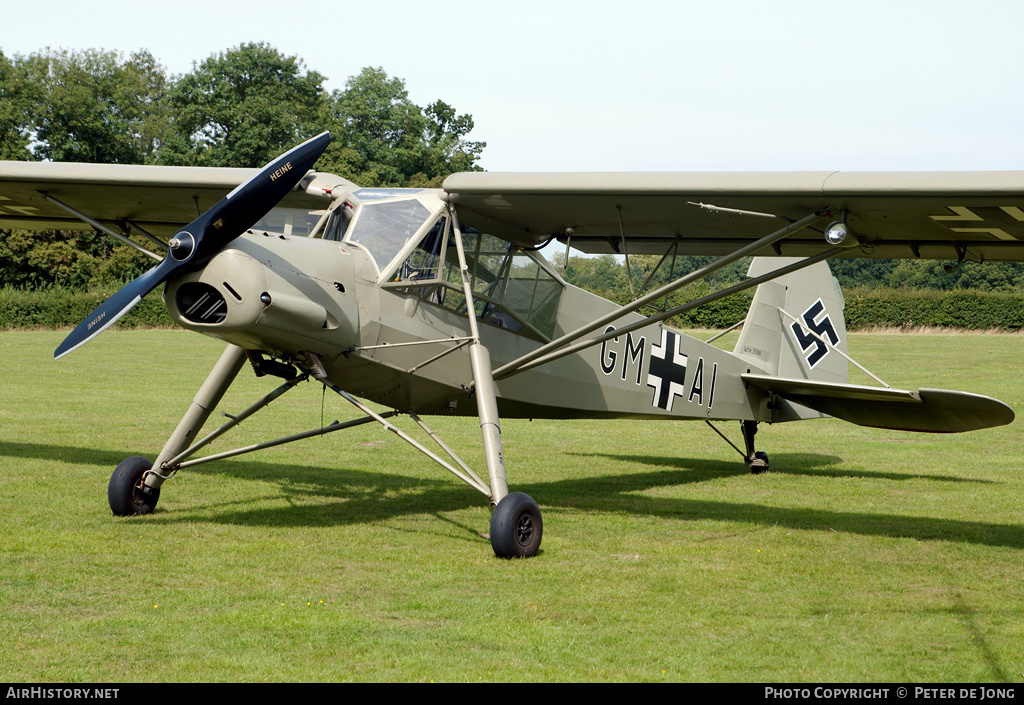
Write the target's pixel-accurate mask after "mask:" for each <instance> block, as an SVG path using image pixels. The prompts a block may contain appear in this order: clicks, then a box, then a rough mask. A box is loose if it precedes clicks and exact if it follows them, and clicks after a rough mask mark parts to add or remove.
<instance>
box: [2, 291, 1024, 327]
mask: <svg viewBox="0 0 1024 705" xmlns="http://www.w3.org/2000/svg"><path fill="white" fill-rule="evenodd" d="M113 293H114V292H113V291H112V290H111V291H89V292H82V291H71V290H66V289H50V290H46V291H20V290H16V289H12V288H4V289H0V330H11V329H15V328H66V327H73V326H76V325H78V323H79V322H81V321H82V320H84V319H85V317H86V316H88V315H89V313H91V312H92V310H93V309H94V308H96V307H97V306H99V305H100V303H101V302H103V301H104V300H105V299H107V298H108V297H109V296H110V295H111V294H113ZM750 299H751V294H750V292H743V293H741V294H737V295H736V296H732V297H729V298H726V299H721V300H719V301H715V302H712V303H710V304H706V305H704V306H701V307H699V308H697V309H694V310H692V311H688V312H687V313H685V314H683V315H681V316H677V317H675V318H674V319H672V321H671V323H672V324H673V325H676V326H679V327H683V328H725V327H727V326H730V325H732V324H734V323H737V322H738V321H740V320H742V319H743V317H744V316H746V314H747V308H748V307H749V306H750ZM117 325H118V326H120V327H122V328H135V327H138V326H153V327H169V326H171V325H172V323H171V321H170V318H169V317H168V316H167V310H166V309H165V308H164V304H163V301H161V299H160V296H159V295H158V294H156V293H154V294H150V295H149V296H147V297H146V298H144V299H143V300H142V301H141V302H140V303H139V304H138V305H137V306H136V307H135V308H133V309H132V310H131V311H130V312H128V314H126V315H125V316H124V317H123V318H122V319H121V320H120V321H118V323H117ZM846 326H847V328H849V329H850V330H857V329H862V328H871V327H875V326H879V327H910V326H936V327H941V328H964V329H969V330H990V329H1004V330H1021V329H1024V294H995V293H989V292H983V291H970V290H954V291H919V290H904V289H888V290H883V289H872V290H854V291H851V292H847V294H846Z"/></svg>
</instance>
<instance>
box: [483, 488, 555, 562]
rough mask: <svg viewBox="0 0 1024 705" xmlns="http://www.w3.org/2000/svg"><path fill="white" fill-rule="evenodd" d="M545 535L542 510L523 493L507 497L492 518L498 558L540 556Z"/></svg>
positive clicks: (492, 533)
mask: <svg viewBox="0 0 1024 705" xmlns="http://www.w3.org/2000/svg"><path fill="white" fill-rule="evenodd" d="M543 533H544V522H543V521H542V520H541V516H540V507H538V506H537V503H536V502H534V501H533V498H532V497H530V496H529V495H527V494H523V493H522V492H513V493H512V494H509V495H506V496H505V497H504V498H503V499H502V500H501V501H500V502H498V506H497V507H495V508H494V514H492V515H491V548H493V549H494V555H496V556H497V557H498V558H529V557H531V556H535V555H537V551H539V550H540V540H541V536H542V535H543Z"/></svg>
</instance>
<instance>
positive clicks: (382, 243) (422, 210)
mask: <svg viewBox="0 0 1024 705" xmlns="http://www.w3.org/2000/svg"><path fill="white" fill-rule="evenodd" d="M428 217H430V211H429V210H427V208H426V207H425V206H423V204H421V203H420V202H419V200H417V199H415V198H411V199H406V200H403V201H388V202H385V203H365V204H363V207H362V210H361V211H360V213H359V216H358V217H357V219H356V222H355V224H354V225H353V226H352V228H351V231H350V233H349V236H348V240H349V241H351V242H354V243H357V244H359V245H362V246H363V247H365V248H366V250H367V251H368V252H369V253H370V254H371V255H373V258H374V260H375V261H376V262H377V267H378V268H379V269H384V268H385V267H387V265H388V264H389V263H390V262H391V260H393V259H394V258H395V255H397V254H398V252H399V250H401V249H402V246H403V245H405V243H406V242H407V241H408V240H409V238H410V237H412V236H413V235H414V234H415V233H416V231H417V230H419V228H420V226H421V225H423V223H424V221H426V220H427V218H428Z"/></svg>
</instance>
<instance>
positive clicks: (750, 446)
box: [740, 421, 772, 475]
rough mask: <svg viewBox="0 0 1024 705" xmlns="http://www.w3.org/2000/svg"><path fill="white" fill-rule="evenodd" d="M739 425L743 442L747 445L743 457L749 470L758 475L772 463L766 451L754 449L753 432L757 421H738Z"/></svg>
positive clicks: (755, 429) (755, 431)
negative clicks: (745, 453)
mask: <svg viewBox="0 0 1024 705" xmlns="http://www.w3.org/2000/svg"><path fill="white" fill-rule="evenodd" d="M740 427H741V428H742V429H743V442H744V443H746V446H747V455H746V458H745V462H746V463H747V467H748V468H750V472H752V473H754V474H755V475H760V474H761V473H763V472H764V471H765V470H767V469H768V468H770V467H771V466H772V464H771V463H769V462H768V454H767V453H765V452H764V451H763V450H754V434H756V433H757V421H740Z"/></svg>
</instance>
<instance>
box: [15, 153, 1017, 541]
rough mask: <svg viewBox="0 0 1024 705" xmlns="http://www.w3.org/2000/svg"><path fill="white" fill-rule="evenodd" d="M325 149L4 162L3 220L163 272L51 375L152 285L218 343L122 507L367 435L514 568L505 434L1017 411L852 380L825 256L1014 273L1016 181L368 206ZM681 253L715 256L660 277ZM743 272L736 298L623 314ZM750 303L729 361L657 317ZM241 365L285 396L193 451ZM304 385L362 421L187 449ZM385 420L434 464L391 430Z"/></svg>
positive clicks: (113, 495) (516, 186)
mask: <svg viewBox="0 0 1024 705" xmlns="http://www.w3.org/2000/svg"><path fill="white" fill-rule="evenodd" d="M329 142H330V135H329V134H328V133H324V134H321V135H319V136H317V137H314V138H312V139H310V140H308V141H307V142H305V143H303V144H301V145H299V146H297V147H295V148H294V149H292V150H290V151H288V152H286V153H285V154H283V155H282V156H280V157H278V158H277V159H274V160H273V161H271V162H270V163H269V164H268V165H267V166H265V167H264V168H263V169H258V170H253V169H223V168H198V167H161V166H133V165H92V164H69V163H24V162H0V227H6V228H20V229H36V230H41V229H53V228H64V229H80V228H81V223H83V222H84V223H86V224H87V225H88V226H90V227H93V228H95V229H97V230H99V231H102V232H104V233H107V234H109V235H111V236H112V237H115V238H117V239H119V240H122V241H124V242H127V243H128V244H130V245H132V246H133V247H136V248H137V249H140V250H143V251H144V252H146V253H147V254H148V255H149V256H150V257H151V258H153V259H154V260H155V261H157V262H159V264H157V265H156V266H155V267H154V268H153V269H151V270H150V271H149V272H147V273H145V274H143V275H142V276H140V277H138V278H137V279H135V280H134V281H132V282H130V283H128V284H127V285H125V286H124V288H122V289H121V290H120V291H118V292H117V293H116V294H114V295H113V296H112V297H111V298H110V299H108V300H107V301H106V302H104V303H103V304H101V305H100V306H99V307H98V308H97V309H96V310H95V311H94V312H93V313H92V314H90V315H89V316H88V317H87V318H86V319H85V320H84V321H83V322H82V323H81V324H80V325H79V326H78V327H77V328H75V329H74V330H73V331H72V332H71V333H70V334H69V335H68V337H67V338H66V339H65V340H64V342H63V343H61V345H60V346H59V347H58V348H57V350H56V351H55V353H54V356H55V358H59V357H61V356H63V355H66V354H68V353H70V352H71V351H73V350H74V349H76V348H77V347H79V346H81V345H83V344H85V343H87V342H88V341H89V340H91V339H92V338H93V337H95V336H96V335H98V334H99V333H100V332H101V331H103V330H105V329H106V328H107V327H109V326H110V325H112V324H114V323H115V322H116V321H117V320H118V318H120V316H122V315H123V314H124V313H125V312H127V311H128V310H129V309H130V308H131V307H132V306H134V305H135V304H136V303H137V302H138V301H139V300H141V298H142V297H144V296H146V295H147V294H149V293H150V292H152V291H153V290H154V289H156V288H157V287H159V286H160V285H161V284H163V285H165V288H164V292H163V299H164V302H165V304H166V307H167V310H168V313H169V314H170V317H171V319H172V320H173V321H174V322H175V323H176V324H177V325H179V326H181V327H183V328H185V329H187V330H190V331H195V332H197V333H202V334H204V335H207V336H211V337H213V338H216V339H218V340H220V341H223V342H224V343H225V344H226V349H225V351H224V352H223V354H222V355H221V357H220V358H219V359H218V360H217V362H216V363H215V364H214V366H213V368H212V370H211V371H210V373H209V375H208V377H207V378H206V381H205V382H204V383H203V384H202V386H201V387H200V389H199V390H198V392H197V393H196V395H195V398H194V400H193V401H192V403H191V405H190V406H189V408H188V409H187V410H186V411H185V413H184V415H183V417H182V419H181V421H180V423H179V424H178V426H177V428H176V429H175V430H174V431H173V433H172V434H171V435H170V437H169V439H168V440H167V442H166V444H165V445H164V447H163V449H162V450H161V452H160V453H159V455H158V456H157V457H156V458H155V459H154V460H152V461H151V460H149V459H147V458H144V457H141V456H132V457H129V458H126V459H125V460H124V461H122V462H121V463H120V464H119V465H118V466H117V467H116V468H115V469H114V471H113V473H112V475H111V478H110V481H109V484H108V501H109V504H110V508H111V511H112V512H113V513H114V514H115V515H119V516H124V515H137V514H146V513H149V512H152V511H153V509H154V508H155V507H156V506H157V502H158V500H159V497H160V492H161V489H162V486H163V484H164V482H165V481H166V480H168V479H170V478H171V477H173V476H174V475H175V474H176V473H177V472H178V471H179V470H182V469H185V468H189V467H192V466H195V465H197V464H200V463H204V462H212V461H216V460H219V459H223V458H228V457H234V456H236V455H241V454H243V453H248V452H253V451H256V450H260V449H263V448H267V447H271V446H276V445H280V444H284V443H290V442H295V441H299V440H302V439H305V438H310V437H313V436H320V435H324V434H327V433H333V432H336V431H341V430H344V429H347V428H351V427H354V426H357V425H361V424H366V423H379V424H381V425H382V426H383V427H384V428H385V429H387V430H388V431H390V432H392V433H395V434H396V435H397V436H399V437H400V438H402V440H404V441H405V442H407V443H409V444H410V445H412V446H413V447H414V448H416V449H417V450H419V451H420V452H421V453H423V454H424V455H426V456H427V457H428V458H430V459H431V460H433V461H434V462H435V463H437V464H439V465H440V466H442V467H443V468H445V469H446V470H447V471H449V472H451V473H452V474H453V475H455V476H456V477H457V478H459V479H460V480H462V481H463V482H465V483H466V484H468V485H469V486H470V487H472V488H474V489H476V490H477V491H478V492H480V493H481V494H482V495H484V497H485V498H486V499H487V501H488V502H489V503H490V505H491V507H492V508H493V513H492V517H491V522H490V541H491V545H492V548H493V551H494V553H495V555H496V556H499V557H502V558H513V557H530V556H533V555H536V554H537V552H538V551H539V549H540V544H541V538H542V536H543V520H542V516H541V512H540V509H539V506H538V504H537V502H536V501H535V500H534V499H533V498H531V497H529V496H528V495H526V494H524V493H521V492H510V491H509V486H508V481H507V477H506V468H505V456H504V452H503V449H502V439H501V419H502V418H554V419H607V418H636V419H650V420H680V419H695V420H702V421H705V422H706V423H707V424H708V425H710V426H711V427H712V428H713V429H714V430H715V431H716V432H717V433H718V434H719V435H721V436H722V437H723V438H724V439H725V440H726V441H727V442H728V443H729V444H730V445H732V446H733V448H735V449H736V450H737V452H738V453H739V455H740V456H741V457H742V459H743V462H744V463H745V464H746V465H747V466H748V467H749V468H750V470H751V472H753V473H760V472H764V471H765V470H767V469H768V468H769V467H770V462H769V459H768V456H767V454H766V453H765V452H764V451H762V450H758V449H757V447H756V444H755V442H754V437H755V434H756V433H757V430H758V426H759V424H762V423H768V424H771V423H780V422H787V421H797V420H804V419H812V418H822V417H829V416H832V417H837V418H840V419H844V420H846V421H849V422H852V423H855V424H859V425H863V426H869V427H877V428H888V429H901V430H906V431H919V432H935V433H954V432H963V431H971V430H976V429H983V428H989V427H993V426H998V425H1003V424H1008V423H1010V422H1012V421H1013V419H1014V413H1013V411H1012V410H1011V409H1010V407H1009V406H1007V405H1006V404H1004V403H1002V402H1000V401H998V400H996V399H992V398H990V397H986V396H980V395H976V394H970V393H967V392H959V391H949V390H940V389H920V390H916V391H915V390H901V389H894V388H892V387H889V386H888V385H887V384H886V383H884V382H882V381H881V380H879V379H878V378H877V377H875V376H874V375H872V374H871V373H870V372H869V371H867V370H864V371H865V372H867V374H869V375H871V376H872V377H873V378H874V379H875V380H876V381H877V382H878V383H879V384H878V386H874V385H857V384H850V383H848V374H849V367H850V365H851V364H852V365H856V366H857V367H860V369H864V368H863V367H861V366H860V365H859V364H858V363H856V362H855V361H854V360H853V359H852V358H851V357H850V356H849V351H848V347H847V335H846V329H845V324H844V317H843V298H842V292H841V291H840V290H839V287H838V283H837V282H836V281H835V279H834V278H833V277H832V276H831V273H830V271H829V268H828V264H827V262H826V260H828V259H829V258H832V257H885V258H935V259H953V258H955V259H956V260H957V261H958V263H962V262H964V261H966V260H967V259H971V260H977V261H1024V172H965V173H952V172H931V173H895V172H890V173H853V172H774V173H773V172H763V173H630V174H623V173H619V174H605V173H546V174H524V173H510V174H502V173H488V172H472V173H459V174H454V175H452V176H450V177H448V178H447V179H446V180H445V182H444V184H443V188H442V189H417V188H403V189H399V188H362V187H360V186H358V185H356V184H354V183H351V182H349V181H347V180H345V179H343V178H341V177H338V176H335V175H332V174H328V173H322V172H317V171H315V170H313V167H314V165H315V162H316V160H317V159H318V157H319V156H320V155H321V154H322V152H323V150H324V149H325V148H326V147H327V145H328V143H329ZM131 235H135V236H136V238H137V239H140V240H144V241H147V242H148V243H150V247H145V246H144V245H142V244H141V243H140V242H137V241H136V240H134V239H132V238H131V237H130V236H131ZM551 243H558V245H556V246H558V247H560V246H561V245H565V247H566V254H567V255H568V252H569V248H570V247H571V248H573V249H577V250H580V251H582V252H584V253H595V254H602V253H615V254H620V255H624V256H625V257H626V258H627V260H628V257H629V256H631V255H637V254H656V255H660V262H659V265H658V267H659V268H660V267H663V266H668V267H669V268H670V270H672V276H671V277H670V278H671V279H672V281H671V283H669V284H667V285H664V286H662V287H660V288H658V289H656V290H654V291H650V292H647V293H644V292H643V288H644V287H641V291H640V292H639V293H635V294H634V298H633V301H632V302H631V303H629V304H627V305H622V306H620V305H617V304H614V303H612V302H610V301H607V300H605V299H602V298H600V297H598V296H596V295H594V294H591V293H588V292H586V291H583V290H581V289H579V288H576V287H573V286H571V285H569V284H567V283H566V282H565V281H564V280H563V279H562V277H561V276H560V275H559V273H558V271H557V270H556V269H555V268H553V267H552V265H551V264H549V263H548V261H547V260H546V259H545V258H544V257H543V256H542V254H541V253H540V249H541V248H542V247H544V246H546V245H549V244H551ZM154 247H155V248H156V249H157V250H158V251H159V253H158V252H154V251H153V248H154ZM688 254H701V255H715V256H716V257H717V259H715V260H714V261H713V262H712V263H711V264H709V265H707V266H704V267H701V268H699V269H697V270H694V271H691V272H687V273H684V274H682V275H679V276H677V275H676V274H675V266H676V258H677V257H679V256H681V255H688ZM751 255H753V256H754V259H753V260H752V264H751V266H750V271H749V278H748V279H747V280H746V281H744V282H742V283H740V284H737V285H734V286H731V287H728V288H726V289H724V290H722V291H717V292H714V293H711V294H708V295H706V296H703V297H700V298H698V299H695V300H693V301H690V302H688V303H685V304H683V305H680V306H675V307H672V308H667V309H665V308H664V307H662V309H663V310H660V311H656V312H655V313H648V314H647V315H644V314H642V313H641V312H640V311H641V309H644V310H648V309H649V308H650V307H651V306H652V305H653V306H657V305H658V304H659V303H660V302H662V301H664V300H667V299H666V297H667V296H668V294H670V293H672V292H674V291H676V290H678V289H680V288H682V287H683V286H686V285H687V284H690V283H691V282H694V281H696V280H698V279H700V278H703V277H705V276H707V275H708V274H711V273H712V272H714V271H716V270H718V269H720V268H721V267H723V266H725V265H727V264H730V263H732V262H735V261H737V260H739V259H740V258H743V257H747V256H751ZM755 286H756V287H757V288H756V291H755V293H754V297H753V301H752V303H751V306H750V310H749V312H748V315H747V317H746V318H745V320H744V322H742V329H741V331H740V333H739V338H738V340H737V342H736V344H735V348H734V350H733V351H732V352H729V351H726V350H722V349H719V348H717V347H715V346H714V345H712V344H710V343H711V342H713V340H712V341H706V342H704V341H700V340H697V339H695V338H693V337H690V336H687V335H684V334H683V333H681V332H679V331H677V330H675V329H673V328H671V327H670V326H668V325H666V324H665V323H664V321H665V320H667V319H668V318H670V317H672V316H674V315H676V314H678V313H681V312H683V311H685V310H689V309H691V308H695V307H697V306H700V305H703V304H706V303H708V302H710V301H713V300H716V299H718V298H721V297H723V296H728V295H731V294H733V293H736V292H738V291H742V290H745V289H749V288H752V287H755ZM645 307H647V308H646V309H645ZM246 363H248V365H249V367H250V369H251V371H252V372H253V373H254V374H255V375H257V376H261V377H262V376H268V377H272V378H277V379H278V380H279V386H277V387H276V388H275V389H274V390H273V391H271V392H270V393H268V394H267V395H266V396H264V397H263V398H261V399H259V400H256V401H255V402H254V403H253V404H252V405H251V406H249V407H248V408H247V409H245V410H244V411H242V412H241V413H238V414H235V415H228V414H226V413H225V414H224V416H225V418H226V419H227V420H226V421H225V422H223V423H222V424H221V425H220V426H219V427H218V428H216V429H214V430H212V431H210V432H208V433H206V434H205V435H202V431H203V428H204V426H205V424H206V422H207V420H208V419H209V417H210V415H211V414H212V412H213V411H214V410H215V409H216V407H217V405H218V404H219V403H220V401H221V399H222V397H223V396H224V394H225V392H226V391H227V389H228V388H229V387H230V386H231V384H232V383H233V381H234V380H235V379H236V377H237V375H238V374H239V373H240V372H241V370H242V368H243V367H245V366H246ZM304 381H313V382H314V383H320V384H322V385H323V386H324V388H325V389H330V390H331V391H332V392H334V393H336V394H338V395H339V396H341V397H342V398H343V399H345V400H346V401H347V402H349V403H350V404H352V405H353V406H354V407H356V408H357V409H359V411H360V413H361V414H362V416H360V417H358V418H356V419H354V420H351V421H345V422H342V423H339V422H337V421H336V422H334V423H332V424H328V425H326V426H323V427H321V428H316V429H313V430H310V431H307V432H304V433H299V434H293V435H290V436H285V437H282V438H278V439H272V440H268V441H265V442H262V443H258V444H255V445H252V446H247V447H243V448H238V449H234V450H229V451H224V452H220V453H214V454H211V455H205V456H201V457H195V456H196V454H197V453H198V452H199V451H201V450H202V449H204V448H206V447H207V446H209V445H210V444H211V443H212V442H213V441H215V440H217V439H219V438H220V437H221V436H222V435H224V434H225V433H227V432H228V431H230V430H231V429H232V428H234V427H235V426H237V425H238V424H239V423H241V422H243V421H244V420H245V419H247V418H249V417H251V416H252V415H253V414H255V413H257V412H259V411H261V410H263V409H265V408H266V407H267V406H268V405H269V404H270V403H271V402H272V401H274V400H275V399H277V398H278V397H280V396H281V395H282V394H285V393H287V392H288V391H290V390H291V389H293V388H295V387H297V386H298V385H299V384H300V383H302V382H304ZM367 401H370V402H374V403H376V404H379V405H382V406H383V407H385V408H386V409H389V410H388V411H384V412H379V411H375V410H374V409H373V408H371V407H370V406H369V405H368V404H367V403H366V402H367ZM400 414H401V415H406V416H408V417H409V418H410V419H412V421H413V422H414V423H415V424H416V425H418V426H419V427H420V428H421V429H422V430H423V432H424V434H425V436H426V437H429V438H430V439H432V440H433V441H434V442H435V443H436V450H431V448H429V447H427V445H426V444H425V443H424V442H421V441H420V440H417V439H416V438H414V437H413V436H412V435H410V433H408V432H407V431H405V430H403V429H401V428H399V427H398V426H397V425H395V423H394V420H395V417H396V416H398V415H400ZM442 414H443V415H455V416H466V417H474V418H476V419H477V420H478V422H479V425H480V432H481V438H482V443H483V448H484V456H485V462H486V479H483V478H482V477H481V476H480V475H479V474H477V472H475V471H474V470H473V469H472V468H471V467H470V466H469V465H468V464H467V463H466V462H464V461H463V460H462V459H461V458H460V457H459V456H458V454H457V453H456V452H455V451H454V450H453V449H452V448H450V447H449V446H448V445H447V444H446V443H445V442H444V441H443V440H442V439H441V438H440V437H439V436H438V434H436V433H435V432H434V431H433V429H432V428H430V427H429V426H428V425H427V424H426V422H424V420H423V417H428V416H431V415H442ZM724 421H731V422H736V421H738V422H739V431H740V436H741V437H742V440H741V445H742V447H740V445H737V444H736V443H733V442H732V441H731V440H729V439H728V438H727V437H726V435H725V434H724V433H722V431H720V430H719V429H718V428H717V427H716V426H714V423H713V422H724Z"/></svg>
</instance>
